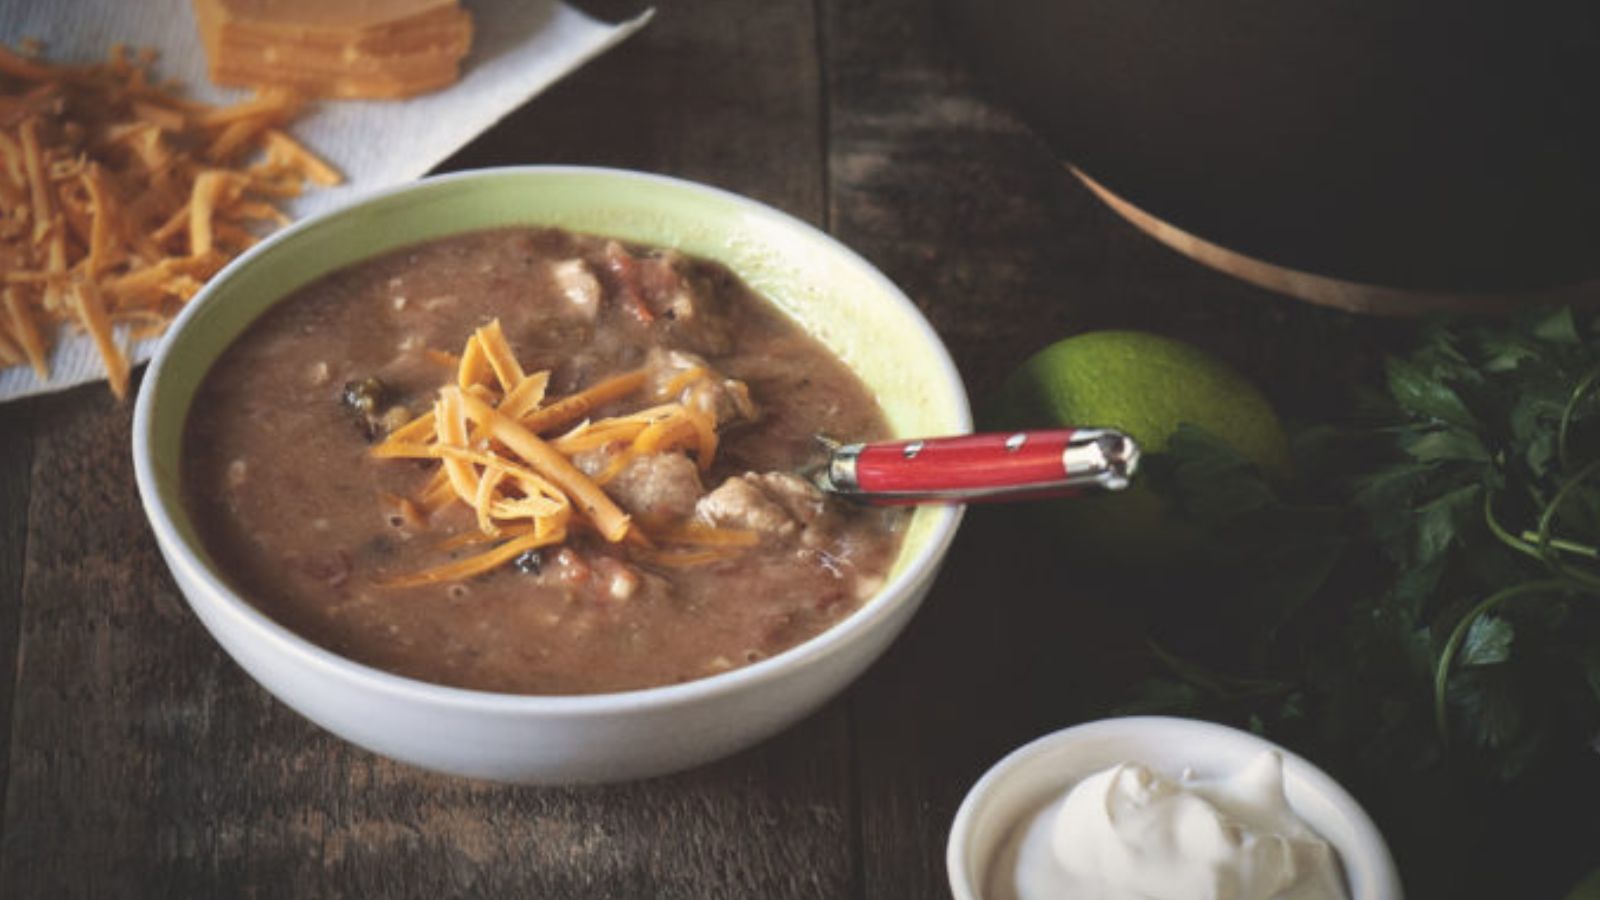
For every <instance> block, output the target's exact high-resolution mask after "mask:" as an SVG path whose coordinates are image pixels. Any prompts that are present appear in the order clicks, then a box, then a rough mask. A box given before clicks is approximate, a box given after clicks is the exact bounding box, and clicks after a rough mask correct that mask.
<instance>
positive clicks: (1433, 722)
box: [1126, 310, 1600, 781]
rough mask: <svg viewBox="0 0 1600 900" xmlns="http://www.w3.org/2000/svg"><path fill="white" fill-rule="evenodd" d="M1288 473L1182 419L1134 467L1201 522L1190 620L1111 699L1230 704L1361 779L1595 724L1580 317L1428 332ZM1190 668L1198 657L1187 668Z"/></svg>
mask: <svg viewBox="0 0 1600 900" xmlns="http://www.w3.org/2000/svg"><path fill="white" fill-rule="evenodd" d="M1386 376H1387V378H1386V382H1387V383H1386V384H1385V388H1386V390H1385V391H1383V392H1381V393H1379V392H1373V394H1372V395H1371V396H1368V397H1366V398H1364V399H1363V402H1362V403H1361V406H1362V416H1361V420H1360V421H1358V422H1355V423H1343V424H1341V425H1340V426H1339V427H1328V426H1319V427H1316V428H1311V429H1306V430H1304V431H1302V432H1301V434H1300V435H1299V436H1298V438H1297V442H1296V443H1297V454H1296V455H1297V464H1298V466H1299V471H1298V473H1297V477H1296V479H1295V481H1294V483H1293V484H1282V483H1274V482H1273V481H1272V480H1270V479H1269V478H1268V477H1267V476H1266V475H1264V474H1263V473H1261V472H1259V471H1257V470H1256V469H1254V468H1253V467H1252V466H1251V465H1250V464H1249V463H1248V462H1246V461H1245V460H1243V459H1242V458H1240V457H1239V456H1238V455H1237V454H1236V453H1234V452H1233V451H1232V450H1231V449H1230V448H1229V447H1228V446H1227V445H1226V444H1224V443H1223V442H1221V441H1219V440H1217V439H1215V438H1214V437H1213V436H1211V435H1208V434H1206V433H1204V432H1202V431H1200V430H1198V429H1193V428H1184V429H1182V430H1180V432H1179V433H1178V434H1177V435H1176V436H1175V437H1174V439H1173V440H1172V441H1171V443H1170V446H1169V449H1168V451H1167V452H1166V453H1165V454H1162V455H1160V456H1158V457H1155V458H1153V459H1152V460H1151V465H1150V466H1149V467H1148V469H1147V473H1148V477H1149V478H1150V479H1151V480H1152V481H1153V482H1154V483H1155V486H1156V488H1157V490H1158V491H1159V492H1161V493H1163V494H1164V495H1166V496H1168V497H1170V498H1172V500H1173V503H1174V504H1175V505H1176V506H1177V507H1178V513H1179V514H1180V515H1181V516H1183V517H1184V518H1186V519H1187V520H1188V521H1190V522H1191V523H1192V524H1194V525H1195V526H1197V528H1196V530H1197V531H1200V532H1202V533H1205V534H1207V535H1211V536H1212V552H1211V557H1212V558H1213V559H1214V560H1215V561H1216V562H1217V565H1216V566H1215V568H1216V572H1217V574H1216V577H1215V578H1214V579H1213V581H1212V584H1211V586H1210V588H1209V590H1208V591H1207V593H1208V596H1209V600H1210V602H1209V603H1208V605H1207V614H1208V615H1212V616H1217V617H1222V618H1223V619H1224V620H1225V622H1227V623H1231V624H1232V625H1234V626H1235V627H1233V628H1232V629H1231V633H1232V634H1233V635H1234V636H1235V637H1236V638H1237V639H1236V640H1235V641H1233V642H1232V643H1231V644H1229V645H1227V646H1225V647H1222V648H1220V649H1219V648H1217V647H1214V646H1213V647H1210V648H1207V649H1208V650H1209V651H1210V652H1209V653H1206V654H1199V655H1186V654H1184V653H1182V652H1181V650H1175V649H1173V648H1172V647H1170V646H1168V645H1167V644H1166V643H1164V642H1163V637H1162V636H1157V638H1156V640H1157V642H1158V648H1157V649H1158V659H1159V660H1160V661H1161V668H1162V670H1163V674H1162V675H1161V676H1160V677H1158V678H1156V679H1154V680H1152V681H1151V682H1150V683H1148V684H1147V685H1146V686H1145V690H1144V693H1143V695H1142V696H1141V697H1139V698H1138V699H1137V700H1136V701H1134V702H1133V703H1132V704H1130V705H1129V706H1128V707H1126V708H1127V709H1139V710H1145V711H1150V710H1165V711H1183V712H1189V713H1193V714H1202V715H1210V716H1213V717H1228V718H1236V719H1240V720H1243V721H1247V722H1250V723H1251V724H1253V725H1255V726H1256V727H1257V728H1259V729H1262V730H1265V731H1268V732H1269V733H1276V734H1277V735H1278V736H1280V737H1284V736H1287V737H1288V738H1291V739H1293V741H1294V742H1296V743H1297V744H1298V745H1300V746H1303V747H1311V748H1317V750H1318V752H1319V753H1320V754H1321V756H1322V757H1323V758H1324V759H1329V760H1333V761H1334V763H1335V764H1336V765H1337V764H1338V762H1340V761H1343V762H1345V763H1347V764H1348V765H1349V766H1350V767H1353V768H1356V769H1362V770H1367V771H1370V772H1376V773H1379V774H1392V773H1394V772H1397V771H1424V770H1430V769H1441V768H1445V769H1449V770H1451V771H1453V772H1461V771H1467V772H1477V773H1479V774H1483V775H1488V776H1491V777H1493V778H1495V779H1499V780H1503V781H1509V780H1515V779H1517V778H1518V777H1519V776H1521V775H1523V774H1524V773H1525V772H1527V771H1528V770H1529V767H1530V766H1533V765H1534V764H1535V763H1537V762H1539V761H1540V760H1542V759H1545V758H1547V757H1549V756H1550V755H1552V754H1555V755H1562V756H1571V755H1573V754H1574V753H1578V754H1582V753H1587V752H1592V751H1593V749H1594V742H1595V740H1596V736H1597V734H1600V320H1597V318H1596V317H1595V316H1593V315H1588V314H1585V315H1575V314H1573V313H1572V312H1570V311H1567V310H1562V311H1558V312H1554V313H1546V314H1542V315H1540V316H1537V317H1532V318H1527V319H1524V320H1520V321H1517V322H1510V323H1508V322H1497V323H1482V322H1468V323H1441V324H1436V325H1433V326H1430V327H1427V328H1425V329H1424V330H1423V332H1422V334H1421V336H1420V339H1419V342H1418V344H1417V347H1416V349H1415V350H1414V351H1413V352H1411V353H1410V354H1408V355H1406V356H1403V357H1396V358H1392V359H1391V360H1389V363H1388V366H1387V372H1386ZM1197 659H1199V660H1203V664H1202V662H1198V661H1197Z"/></svg>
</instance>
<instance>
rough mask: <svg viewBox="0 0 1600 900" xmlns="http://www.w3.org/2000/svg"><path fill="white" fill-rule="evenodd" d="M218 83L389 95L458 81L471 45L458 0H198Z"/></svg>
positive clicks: (335, 94)
mask: <svg viewBox="0 0 1600 900" xmlns="http://www.w3.org/2000/svg"><path fill="white" fill-rule="evenodd" d="M193 2H194V8H195V15H196V18H197V19H198V20H199V22H200V37H201V40H203V41H204V43H205V46H206V56H207V58H208V60H209V61H210V64H211V80H212V81H214V82H216V83H217V84H221V85H235V86H240V87H247V86H248V87H254V86H259V85H283V86H286V87H290V88H293V89H295V90H296V91H300V92H302V93H305V94H309V95H313V96H319V97H340V98H366V99H390V98H396V97H410V96H413V95H415V94H422V93H426V92H428V91H434V90H438V89H439V88H442V87H445V86H447V85H450V84H453V83H454V82H455V80H456V79H457V78H458V77H459V76H460V65H461V59H462V57H464V56H466V55H467V50H468V49H469V48H470V47H471V45H472V16H471V14H469V13H468V12H467V11H466V10H464V9H462V8H461V7H460V6H459V5H457V2H456V0H193Z"/></svg>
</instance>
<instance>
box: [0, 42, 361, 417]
mask: <svg viewBox="0 0 1600 900" xmlns="http://www.w3.org/2000/svg"><path fill="white" fill-rule="evenodd" d="M151 62H152V56H151V55H150V54H148V53H147V54H141V55H140V56H138V57H137V58H133V57H130V55H129V54H128V52H127V51H126V49H125V48H123V47H122V46H121V45H118V46H116V47H113V48H112V51H111V57H110V59H109V61H107V62H105V63H102V64H93V65H55V64H51V63H47V62H44V61H41V60H38V59H34V58H31V57H29V56H24V55H22V54H20V53H16V52H13V51H11V50H8V49H6V48H4V47H0V282H3V288H0V300H3V308H0V367H6V366H13V365H22V364H28V365H31V366H32V367H33V369H34V371H35V372H36V373H37V374H38V376H39V378H40V379H46V378H48V377H49V374H50V367H49V352H50V342H51V337H52V336H53V334H54V332H55V331H56V330H57V327H58V326H61V325H69V326H73V327H76V328H78V329H80V330H81V331H84V332H86V333H87V334H88V335H89V336H90V337H91V338H92V339H93V341H94V346H95V349H96V350H97V351H98V352H99V354H100V357H101V359H102V361H103V362H104V364H105V369H106V378H107V381H108V382H109V383H110V385H111V390H112V392H114V393H115V394H116V395H117V396H118V397H119V398H120V397H123V396H125V395H126V394H127V389H128V369H129V365H128V359H127V355H126V354H125V352H124V351H123V348H122V346H121V345H120V344H119V342H118V335H117V331H118V327H119V326H121V327H122V328H123V329H124V330H125V332H126V334H127V335H128V336H130V337H132V338H133V339H140V338H145V337H153V336H155V335H158V334H160V333H161V332H162V330H164V329H165V328H166V326H167V323H168V322H170V321H171V320H172V317H173V316H174V315H175V314H176V313H177V310H178V309H179V308H180V307H181V306H182V305H183V304H184V303H185V302H187V301H188V300H189V298H191V297H193V296H194V294H195V293H197V292H198V291H199V290H200V287H201V285H202V283H203V282H204V281H205V279H207V278H209V277H211V275H213V274H215V273H216V271H217V270H218V269H220V268H222V266H223V264H224V263H226V262H227V261H228V259H229V258H230V257H232V256H233V255H235V254H237V253H238V252H240V251H241V250H243V249H244V248H246V247H248V246H250V245H251V244H253V243H255V241H256V240H257V232H258V231H259V230H261V228H262V227H264V226H270V225H276V224H282V223H284V222H286V221H288V219H287V217H286V216H285V215H284V214H283V213H282V212H280V211H279V210H278V209H277V207H275V206H273V205H272V203H271V202H268V201H269V200H272V199H277V198H283V197H293V196H296V195H298V194H299V193H300V191H301V189H302V187H303V186H304V184H305V183H306V182H307V181H310V182H313V183H316V184H336V183H338V181H339V180H340V176H339V173H338V172H336V171H335V170H334V169H333V168H332V167H331V166H329V165H328V164H327V163H326V162H323V161H322V160H321V159H318V158H317V157H316V156H315V155H314V154H312V153H311V152H310V151H309V150H307V149H306V148H305V147H303V146H301V145H300V144H299V143H297V142H296V141H295V140H294V139H293V138H291V137H289V136H288V135H287V134H284V133H283V132H282V131H281V130H279V129H280V126H282V125H284V124H285V123H287V122H288V121H289V119H291V118H292V117H293V116H294V115H295V113H296V112H297V111H298V110H299V108H300V105H301V102H300V99H299V98H298V97H296V96H295V95H294V94H292V93H290V92H288V91H285V90H279V89H271V90H266V91H263V92H261V93H260V94H259V95H258V96H256V97H254V98H252V99H249V100H246V101H244V102H242V103H238V104H236V105H234V106H228V107H213V106H208V105H206V104H202V103H196V102H193V101H190V100H185V99H182V98H180V97H177V96H175V95H174V94H173V93H172V92H171V91H170V90H168V89H167V88H166V87H165V86H163V85H156V84H152V83H151V80H150V75H149V66H150V63H151ZM252 153H254V154H256V155H257V159H256V160H255V161H254V162H252V163H251V164H249V165H248V166H245V165H243V164H242V161H243V160H246V159H248V158H249V157H250V155H251V154H252Z"/></svg>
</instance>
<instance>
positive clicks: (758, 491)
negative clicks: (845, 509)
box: [694, 472, 836, 545]
mask: <svg viewBox="0 0 1600 900" xmlns="http://www.w3.org/2000/svg"><path fill="white" fill-rule="evenodd" d="M694 511H695V515H696V516H697V517H699V518H700V519H701V520H702V521H704V522H706V523H707V524H710V525H715V526H718V527H722V528H741V529H744V530H747V531H754V532H756V533H757V534H760V535H762V536H764V537H770V538H782V537H788V536H791V535H794V534H799V535H800V536H801V540H802V542H803V543H805V544H807V545H812V544H816V543H820V542H823V541H826V540H827V539H828V536H829V534H831V533H832V532H833V530H834V525H835V522H834V518H835V515H836V514H835V513H834V512H833V510H832V509H831V508H830V507H829V506H828V502H827V498H826V497H824V496H823V495H822V492H821V491H819V490H817V487H816V486H815V485H813V484H812V483H811V482H809V481H806V480H805V479H804V478H801V477H799V476H798V475H792V474H790V473H788V472H759V473H758V472H746V473H745V474H743V475H736V476H734V477H732V478H729V479H728V480H727V481H724V482H723V483H722V484H721V486H719V487H718V488H717V489H716V490H714V491H712V492H711V493H709V494H707V495H706V496H705V497H703V498H701V500H700V502H699V503H697V504H695V508H694Z"/></svg>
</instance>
